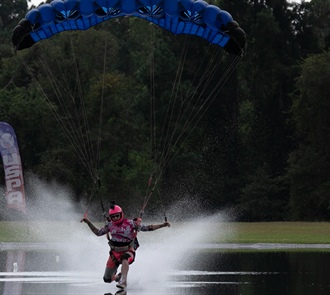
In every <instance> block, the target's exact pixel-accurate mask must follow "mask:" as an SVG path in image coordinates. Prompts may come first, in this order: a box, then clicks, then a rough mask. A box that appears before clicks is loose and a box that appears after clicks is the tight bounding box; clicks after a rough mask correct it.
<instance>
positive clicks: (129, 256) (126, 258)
mask: <svg viewBox="0 0 330 295" xmlns="http://www.w3.org/2000/svg"><path fill="white" fill-rule="evenodd" d="M131 257H132V256H131V255H130V254H129V253H124V254H123V255H122V256H121V258H120V261H123V260H128V259H130V258H131Z"/></svg>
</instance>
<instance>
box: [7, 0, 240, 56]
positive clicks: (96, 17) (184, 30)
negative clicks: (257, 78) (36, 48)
mask: <svg viewBox="0 0 330 295" xmlns="http://www.w3.org/2000/svg"><path fill="white" fill-rule="evenodd" d="M124 16H133V17H139V18H143V19H145V20H147V21H149V22H152V23H154V24H156V25H158V26H159V27H162V28H164V29H166V30H168V31H170V32H172V33H173V34H175V35H177V34H190V35H196V36H199V37H201V38H204V39H206V40H207V41H208V42H210V43H211V44H216V45H218V46H220V47H222V48H224V49H225V50H226V51H227V52H229V53H232V54H235V55H243V54H244V50H245V39H246V36H245V33H244V31H243V30H242V29H241V28H240V27H239V25H238V23H237V22H235V21H234V20H233V18H232V16H231V15H230V14H229V13H228V12H227V11H224V10H221V9H220V8H219V7H217V6H214V5H209V4H208V3H206V2H205V1H200V0H198V1H194V0H139V1H137V0H64V1H62V0H54V1H52V2H51V3H50V4H43V5H41V6H39V7H38V8H36V9H32V10H30V11H29V12H28V13H27V14H26V16H25V18H23V19H22V20H21V21H20V22H19V24H18V26H16V27H15V29H14V31H13V34H12V42H13V44H14V48H15V50H21V49H24V48H29V47H31V46H32V45H33V44H35V43H36V42H38V41H40V40H43V39H47V38H50V37H51V36H53V35H54V34H57V33H60V32H63V31H68V30H87V29H89V28H90V27H92V26H94V25H97V24H99V23H101V22H104V21H106V20H109V19H113V18H118V17H124Z"/></svg>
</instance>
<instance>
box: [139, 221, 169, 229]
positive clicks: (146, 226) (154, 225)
mask: <svg viewBox="0 0 330 295" xmlns="http://www.w3.org/2000/svg"><path fill="white" fill-rule="evenodd" d="M170 226H171V224H170V223H169V222H164V223H161V224H151V225H142V226H141V231H153V230H157V229H160V228H162V227H170Z"/></svg>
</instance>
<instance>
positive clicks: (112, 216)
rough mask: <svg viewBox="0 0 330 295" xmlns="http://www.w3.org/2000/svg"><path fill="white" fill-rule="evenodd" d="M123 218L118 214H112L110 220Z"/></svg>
mask: <svg viewBox="0 0 330 295" xmlns="http://www.w3.org/2000/svg"><path fill="white" fill-rule="evenodd" d="M120 217H121V214H120V213H116V214H111V215H110V219H111V220H112V219H119V218H120Z"/></svg>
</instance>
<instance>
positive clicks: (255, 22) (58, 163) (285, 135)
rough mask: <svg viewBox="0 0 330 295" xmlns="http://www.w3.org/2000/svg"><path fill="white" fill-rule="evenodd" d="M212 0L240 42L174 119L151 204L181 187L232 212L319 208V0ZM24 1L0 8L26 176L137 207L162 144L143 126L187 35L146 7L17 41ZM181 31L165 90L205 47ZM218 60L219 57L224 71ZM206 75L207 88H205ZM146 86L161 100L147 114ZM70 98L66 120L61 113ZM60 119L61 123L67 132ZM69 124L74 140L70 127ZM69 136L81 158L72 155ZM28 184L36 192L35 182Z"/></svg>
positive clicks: (84, 198) (254, 215) (327, 7)
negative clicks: (173, 142) (196, 100)
mask: <svg viewBox="0 0 330 295" xmlns="http://www.w3.org/2000/svg"><path fill="white" fill-rule="evenodd" d="M213 4H215V5H218V6H219V7H221V8H222V9H224V10H227V11H229V12H230V13H231V14H232V15H233V18H234V19H235V20H237V21H238V22H239V24H240V26H241V27H242V28H243V29H244V30H245V32H246V34H247V50H246V54H245V56H244V58H243V60H242V61H241V63H240V64H239V66H238V67H237V69H236V70H235V71H234V73H233V74H232V75H231V76H230V78H229V80H228V81H227V83H226V84H225V86H224V87H223V89H222V90H221V92H220V93H219V94H218V95H217V97H216V99H214V100H213V101H212V104H211V105H210V107H209V108H208V109H207V111H206V112H205V114H204V115H203V117H202V118H201V119H200V122H199V124H198V125H197V126H196V127H195V128H194V130H193V132H191V134H190V133H189V131H190V130H189V129H188V130H186V129H185V128H184V126H183V125H182V124H180V123H179V124H177V125H176V127H175V128H177V129H178V130H179V131H180V132H181V133H180V134H186V133H187V134H188V133H189V137H187V140H186V141H185V142H184V144H183V145H182V146H181V147H180V149H179V148H178V147H170V149H173V151H174V154H175V157H173V159H171V161H168V162H169V163H168V165H167V166H166V170H164V171H163V173H162V175H161V179H160V180H159V186H157V189H156V190H155V192H154V195H153V196H152V197H151V198H150V202H149V204H148V210H150V211H152V210H153V209H155V210H156V208H159V207H162V206H164V207H166V206H167V205H169V204H171V203H174V202H177V201H178V202H180V200H182V199H183V198H188V199H190V200H191V201H198V202H199V203H201V204H202V206H203V208H204V209H206V210H220V209H224V208H226V209H230V210H231V211H232V212H234V214H235V215H236V218H237V219H238V220H242V221H278V220H315V221H316V220H317V221H329V220H330V197H329V189H330V182H329V179H330V158H329V156H328V154H329V150H330V149H329V148H330V147H329V145H330V132H329V128H330V122H329V120H330V119H329V118H330V116H329V115H330V114H329V113H330V108H329V100H328V97H329V94H330V93H329V92H330V90H329V87H328V83H329V82H328V81H330V54H329V45H330V13H329V12H330V3H329V1H328V0H312V1H310V2H302V3H288V2H287V1H286V0H277V1H273V0H244V1H241V0H239V1H238V0H234V1H233V0H222V1H213ZM27 10H28V7H27V2H26V1H24V0H17V1H11V0H3V1H2V4H1V10H0V26H1V32H0V39H1V41H2V42H1V43H0V49H1V50H0V54H1V60H0V85H1V88H0V120H1V121H6V122H8V123H10V124H11V125H12V126H13V127H14V129H15V131H16V133H17V136H18V140H19V146H20V151H21V157H22V161H23V166H24V171H25V176H26V178H27V179H29V175H37V176H38V177H40V178H41V179H44V180H46V181H52V180H56V181H57V182H59V183H62V184H65V185H69V186H70V187H71V188H72V189H73V191H74V196H75V198H76V201H77V203H78V202H85V203H88V202H90V201H91V203H93V204H99V202H100V199H102V200H103V201H104V202H105V203H107V202H108V201H110V200H111V199H113V198H115V199H117V200H118V201H120V203H121V204H123V205H124V206H126V207H128V208H132V210H133V209H136V208H139V207H140V206H141V203H142V200H143V199H144V198H145V196H146V189H147V183H148V179H149V177H150V175H152V173H153V169H154V165H155V163H154V159H153V154H152V153H151V151H154V150H155V149H156V147H158V148H159V146H161V145H162V142H161V141H159V142H158V141H157V140H155V141H154V142H151V140H150V139H151V137H152V133H153V132H160V129H162V128H164V127H161V123H162V122H163V121H164V120H165V118H166V116H167V109H166V104H167V102H168V101H169V97H170V95H171V92H172V91H173V81H174V79H175V77H176V75H177V70H178V68H177V61H178V57H179V56H180V55H181V50H182V46H183V45H182V44H183V40H184V37H182V36H173V35H171V34H169V33H167V32H165V31H164V30H157V29H156V28H154V26H153V27H152V28H150V27H151V26H150V24H149V23H147V22H145V21H143V20H139V19H131V18H124V19H120V18H118V19H116V20H111V21H110V22H106V23H104V24H102V25H99V26H97V27H94V28H93V29H90V30H88V31H85V32H71V33H68V34H65V33H63V34H58V35H56V36H54V37H52V38H51V39H50V40H45V41H42V42H39V43H42V44H40V46H34V47H32V48H31V49H30V50H26V51H24V52H19V54H15V53H14V52H13V49H12V45H11V41H10V37H11V31H12V30H13V28H14V27H15V26H16V25H17V23H18V21H19V20H20V19H21V18H22V17H24V15H25V14H26V12H27ZM190 42H191V44H192V45H191V46H192V47H191V48H190V50H189V51H187V57H186V64H185V67H184V69H183V70H182V77H181V83H180V86H179V88H178V89H175V90H176V91H178V92H180V93H181V94H186V93H188V92H189V91H190V89H191V88H194V87H196V85H195V84H194V83H195V82H194V79H195V78H194V77H195V74H196V72H197V71H198V67H199V66H200V64H202V66H203V62H201V60H203V59H205V58H206V59H209V58H210V56H211V55H210V51H211V52H212V50H213V48H211V49H210V45H209V44H205V43H204V42H202V41H201V40H199V39H192V40H191V41H190ZM105 44H106V46H105ZM72 45H75V49H74V51H73V50H72ZM22 60H23V62H22ZM45 65H46V66H45ZM151 66H152V75H151V71H150V68H151ZM227 66H228V64H227V62H226V61H221V64H220V68H221V69H222V70H223V71H224V70H225V69H226V67H227ZM49 70H52V74H51V79H50V78H49V77H50V76H49ZM47 73H48V74H47ZM78 73H79V75H77V74H78ZM150 77H152V79H153V84H152V86H151V83H150ZM217 78H218V76H216V77H213V78H212V80H210V86H208V88H207V90H206V92H207V91H209V92H212V87H213V85H215V84H216V83H217ZM78 80H79V81H78ZM77 81H78V82H77ZM64 84H66V85H64ZM77 85H78V86H77ZM79 93H82V94H83V103H84V109H83V106H82V102H81V101H80V100H78V99H77V97H78V96H79ZM153 93H154V94H155V95H154V96H155V97H154V98H155V99H157V102H158V103H159V105H161V106H163V107H160V108H159V109H157V111H156V110H155V113H156V114H157V116H155V117H153V116H152V114H151V113H150V101H151V100H150V97H151V99H152V98H153V97H152V94H153ZM58 97H61V98H63V99H64V102H65V103H64V105H65V107H64V108H63V107H62V106H61V105H60V104H59V102H58ZM179 103H181V104H183V103H182V102H179ZM198 107H199V106H198V105H197V106H189V108H191V109H192V110H193V108H198ZM74 109H75V110H76V109H77V110H78V121H76V123H72V122H71V121H70V120H71V119H72V117H73V114H72V113H73V110H74ZM173 112H174V115H175V113H179V107H176V108H174V111H173ZM100 114H102V116H100ZM54 115H55V116H54ZM183 116H185V115H183ZM151 119H152V120H154V124H155V129H150V120H151ZM100 120H101V124H100ZM61 124H64V126H71V127H70V130H69V136H68V133H67V132H65V130H63V128H61ZM71 124H73V125H71ZM86 125H88V129H86V128H85V127H86ZM170 125H171V122H170V123H168V125H166V126H165V129H164V130H167V128H170V127H173V126H170ZM100 126H101V130H99V128H100ZM86 130H87V131H86ZM155 130H156V131H155ZM76 132H80V134H81V135H80V136H81V139H82V141H81V142H80V143H77V142H74V143H72V141H71V142H70V138H68V137H70V136H71V135H72V134H73V133H76ZM87 138H88V139H89V141H90V142H92V143H93V146H92V147H88V146H87V144H86V142H87V140H86V139H87ZM97 143H100V144H99V145H97ZM158 145H159V146H158ZM95 146H97V147H99V148H100V149H99V150H97V149H96V150H95ZM77 149H78V150H80V149H82V150H86V151H88V153H87V155H91V158H89V159H87V160H86V159H81V157H79V156H78V155H77ZM94 159H96V160H97V161H96V162H97V167H96V168H97V169H98V175H99V182H100V183H101V186H100V187H99V188H98V191H97V193H95V191H94V190H95V186H97V184H95V179H91V177H90V176H91V173H92V174H93V172H91V171H89V170H88V169H85V168H86V165H87V166H88V165H89V164H88V163H90V162H91V161H94ZM1 173H2V174H1V175H2V179H3V178H4V177H3V172H1ZM29 185H31V184H29V181H27V186H28V187H29ZM27 194H28V196H29V198H30V199H33V198H34V196H33V192H32V191H31V192H30V191H29V190H27ZM2 202H3V201H2Z"/></svg>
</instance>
